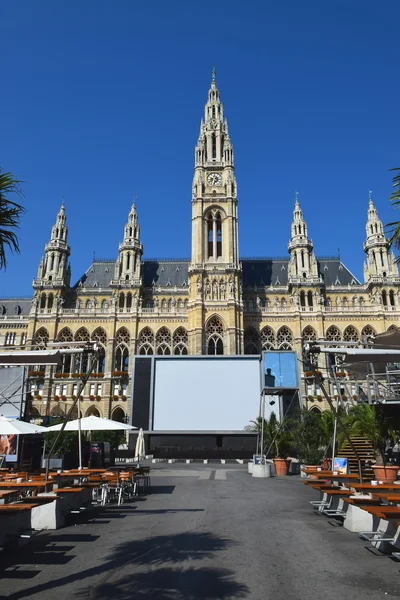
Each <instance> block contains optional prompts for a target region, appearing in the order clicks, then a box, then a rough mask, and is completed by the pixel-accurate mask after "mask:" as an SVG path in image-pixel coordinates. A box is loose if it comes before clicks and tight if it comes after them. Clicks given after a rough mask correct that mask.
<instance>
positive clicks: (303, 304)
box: [300, 290, 306, 306]
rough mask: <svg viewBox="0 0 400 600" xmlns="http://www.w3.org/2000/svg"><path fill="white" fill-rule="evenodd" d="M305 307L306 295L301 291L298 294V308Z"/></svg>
mask: <svg viewBox="0 0 400 600" xmlns="http://www.w3.org/2000/svg"><path fill="white" fill-rule="evenodd" d="M305 305H306V293H305V292H304V291H303V290H302V291H301V292H300V306H305Z"/></svg>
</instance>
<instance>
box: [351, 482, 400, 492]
mask: <svg viewBox="0 0 400 600" xmlns="http://www.w3.org/2000/svg"><path fill="white" fill-rule="evenodd" d="M349 487H350V489H352V490H356V491H357V492H359V491H361V490H368V491H369V492H371V493H373V492H375V493H379V491H380V490H390V491H394V490H399V492H400V485H394V484H393V483H378V485H372V484H371V483H349Z"/></svg>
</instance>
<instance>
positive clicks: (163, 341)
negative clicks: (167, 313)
mask: <svg viewBox="0 0 400 600" xmlns="http://www.w3.org/2000/svg"><path fill="white" fill-rule="evenodd" d="M171 346H172V336H171V332H170V330H169V329H168V327H165V326H163V327H161V328H160V329H159V330H158V331H157V334H156V354H159V355H162V354H166V355H167V354H168V355H169V354H172V352H171Z"/></svg>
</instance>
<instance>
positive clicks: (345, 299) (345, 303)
mask: <svg viewBox="0 0 400 600" xmlns="http://www.w3.org/2000/svg"><path fill="white" fill-rule="evenodd" d="M343 306H344V308H347V307H348V306H349V301H348V300H347V298H343Z"/></svg>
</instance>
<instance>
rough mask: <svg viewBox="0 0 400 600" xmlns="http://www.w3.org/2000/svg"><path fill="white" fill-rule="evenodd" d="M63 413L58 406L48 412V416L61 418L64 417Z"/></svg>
mask: <svg viewBox="0 0 400 600" xmlns="http://www.w3.org/2000/svg"><path fill="white" fill-rule="evenodd" d="M64 414H65V413H64V411H63V409H62V408H61V407H60V406H58V405H57V406H54V407H53V408H52V409H51V411H50V416H51V417H63V416H64Z"/></svg>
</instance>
